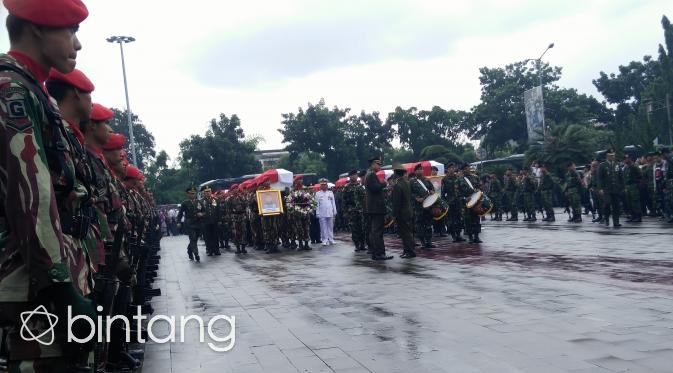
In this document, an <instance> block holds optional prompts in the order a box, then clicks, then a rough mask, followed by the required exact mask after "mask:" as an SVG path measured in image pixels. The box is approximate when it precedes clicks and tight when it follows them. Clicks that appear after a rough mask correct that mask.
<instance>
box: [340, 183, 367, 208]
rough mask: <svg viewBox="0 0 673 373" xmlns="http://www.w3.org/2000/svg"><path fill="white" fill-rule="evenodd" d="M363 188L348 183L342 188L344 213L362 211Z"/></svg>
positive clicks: (358, 184)
mask: <svg viewBox="0 0 673 373" xmlns="http://www.w3.org/2000/svg"><path fill="white" fill-rule="evenodd" d="M365 197H366V193H365V188H364V187H363V186H362V185H361V184H360V183H358V182H352V181H349V182H348V183H347V184H346V185H344V188H343V204H344V205H343V207H344V210H345V211H352V210H359V211H362V210H363V209H364V201H365Z"/></svg>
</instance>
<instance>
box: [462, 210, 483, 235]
mask: <svg viewBox="0 0 673 373" xmlns="http://www.w3.org/2000/svg"><path fill="white" fill-rule="evenodd" d="M463 221H464V223H465V234H467V235H472V234H479V233H481V216H479V215H478V214H477V213H476V212H474V210H472V209H468V208H467V207H465V208H464V209H463Z"/></svg>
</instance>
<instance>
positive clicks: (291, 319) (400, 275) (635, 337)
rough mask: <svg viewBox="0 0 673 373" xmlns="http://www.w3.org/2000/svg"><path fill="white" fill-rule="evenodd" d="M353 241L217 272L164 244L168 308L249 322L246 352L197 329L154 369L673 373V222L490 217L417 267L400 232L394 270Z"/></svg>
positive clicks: (223, 263)
mask: <svg viewBox="0 0 673 373" xmlns="http://www.w3.org/2000/svg"><path fill="white" fill-rule="evenodd" d="M558 217H559V219H560V218H561V217H562V215H560V213H559V214H558ZM563 220H565V219H563ZM337 236H338V238H340V239H341V242H339V243H338V244H336V245H334V246H330V247H326V248H324V247H322V246H314V248H315V249H314V250H313V251H311V252H308V253H306V252H283V253H281V254H274V255H267V254H264V253H261V252H251V253H250V254H248V255H247V256H245V257H243V256H235V255H234V254H233V253H224V254H223V255H222V256H220V257H213V258H211V257H206V256H205V254H203V253H204V251H205V250H204V247H203V246H200V251H201V252H202V262H201V263H192V262H189V261H188V260H187V255H186V252H185V247H186V245H187V238H186V237H184V236H181V237H168V238H164V239H163V240H162V250H161V254H162V260H161V266H160V271H159V279H158V280H157V282H156V284H155V287H161V288H162V292H163V295H162V296H160V297H156V298H154V300H153V305H154V306H155V309H156V313H157V314H164V315H176V316H178V317H179V316H181V315H189V314H196V315H201V316H203V317H204V318H206V319H207V318H208V317H213V316H215V315H219V314H222V315H233V316H235V317H236V344H235V347H234V348H233V349H232V350H231V351H228V352H214V351H212V350H211V349H210V348H209V347H208V346H207V345H206V344H202V343H199V342H198V340H197V338H196V337H197V331H198V330H197V329H196V324H188V327H187V329H186V330H185V335H186V342H185V343H180V342H177V343H167V344H154V343H150V344H148V346H147V353H146V360H145V367H144V368H143V372H160V373H167V372H237V373H239V372H274V373H283V372H344V373H345V372H381V373H388V372H405V373H408V372H459V373H470V372H545V373H547V372H550V373H553V372H576V373H580V372H582V373H584V372H587V373H588V372H624V371H628V372H673V225H671V224H665V223H662V222H660V221H659V220H655V219H649V220H647V221H646V222H644V223H642V224H628V223H624V226H623V227H622V228H619V229H615V228H611V227H610V228H607V227H605V226H602V225H599V224H597V223H589V222H584V223H582V224H579V225H571V224H568V223H565V222H560V221H557V222H556V223H544V222H539V221H538V222H537V223H524V222H518V223H508V222H490V221H489V222H485V226H484V232H483V234H482V239H483V240H484V241H485V242H484V243H483V244H480V245H468V244H452V243H449V242H448V241H447V239H445V238H444V239H437V241H438V242H436V243H437V244H438V245H439V247H438V248H436V249H433V250H431V251H421V250H419V251H418V253H419V257H417V258H415V259H412V260H404V259H400V258H399V254H400V253H401V250H400V247H399V243H398V242H397V241H398V240H397V239H396V238H395V237H393V236H387V237H386V243H387V246H388V251H389V253H392V254H393V255H395V259H394V260H392V261H388V262H372V261H371V260H369V258H368V257H367V255H365V254H356V253H354V252H353V250H352V248H351V246H350V244H349V242H348V237H347V235H344V234H340V235H337ZM157 325H158V324H155V327H156V326H157ZM157 329H159V330H160V329H161V328H159V327H157ZM157 334H160V333H157ZM177 334H178V336H180V333H179V330H178V333H177ZM221 334H222V335H223V334H226V332H224V331H223V332H222V333H221ZM178 338H179V337H178Z"/></svg>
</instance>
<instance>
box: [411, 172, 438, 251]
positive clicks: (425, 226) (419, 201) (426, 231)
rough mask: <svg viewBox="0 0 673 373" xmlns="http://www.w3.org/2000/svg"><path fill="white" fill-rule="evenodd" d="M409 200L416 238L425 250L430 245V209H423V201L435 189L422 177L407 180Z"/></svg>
mask: <svg viewBox="0 0 673 373" xmlns="http://www.w3.org/2000/svg"><path fill="white" fill-rule="evenodd" d="M409 188H410V189H411V198H412V199H413V206H414V218H415V223H416V231H415V232H416V236H417V237H418V238H419V239H420V240H421V243H422V244H423V245H425V247H426V248H428V247H431V245H432V223H433V221H432V215H431V214H430V209H426V208H423V200H424V199H425V198H426V197H427V196H429V195H430V194H431V193H434V191H435V187H434V186H433V185H432V183H431V182H430V180H428V179H426V178H425V177H424V176H420V177H417V176H413V177H411V178H410V179H409Z"/></svg>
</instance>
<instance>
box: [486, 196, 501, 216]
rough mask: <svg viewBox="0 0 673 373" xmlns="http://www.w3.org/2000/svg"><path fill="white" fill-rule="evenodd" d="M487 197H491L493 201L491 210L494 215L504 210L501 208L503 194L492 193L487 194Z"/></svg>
mask: <svg viewBox="0 0 673 373" xmlns="http://www.w3.org/2000/svg"><path fill="white" fill-rule="evenodd" d="M488 197H489V198H490V199H491V201H492V202H493V210H491V213H492V214H495V215H502V212H503V211H504V208H503V203H502V202H503V195H502V194H500V193H492V194H489V195H488Z"/></svg>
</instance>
